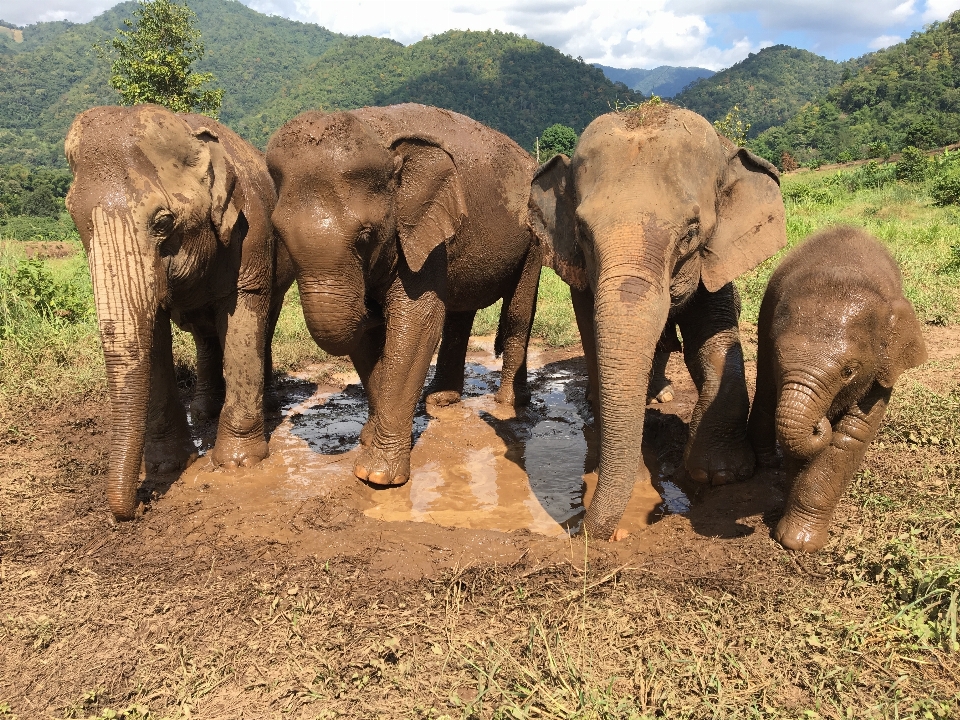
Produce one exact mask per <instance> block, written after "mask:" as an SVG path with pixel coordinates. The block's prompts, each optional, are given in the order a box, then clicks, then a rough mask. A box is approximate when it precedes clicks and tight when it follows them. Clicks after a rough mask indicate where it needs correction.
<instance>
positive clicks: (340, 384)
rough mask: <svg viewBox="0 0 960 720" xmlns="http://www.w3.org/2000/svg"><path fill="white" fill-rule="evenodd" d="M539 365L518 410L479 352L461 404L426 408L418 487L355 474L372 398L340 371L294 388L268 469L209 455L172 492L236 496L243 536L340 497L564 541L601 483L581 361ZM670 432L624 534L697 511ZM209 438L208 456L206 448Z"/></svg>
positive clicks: (361, 507) (416, 438)
mask: <svg viewBox="0 0 960 720" xmlns="http://www.w3.org/2000/svg"><path fill="white" fill-rule="evenodd" d="M543 359H546V358H540V356H539V355H538V354H536V353H532V354H531V365H533V366H534V368H533V369H532V370H531V371H530V375H529V377H530V389H531V392H532V399H531V402H530V403H529V405H527V406H526V407H522V408H519V409H517V410H514V408H512V407H507V406H502V405H499V404H497V403H496V402H495V401H494V399H493V393H495V392H496V390H497V387H498V385H499V375H500V373H499V370H498V369H496V368H495V367H493V366H492V358H490V357H489V355H487V354H486V353H479V352H472V353H471V357H470V358H468V364H467V367H466V382H465V386H464V393H463V399H462V401H461V402H460V403H458V404H455V405H451V406H448V407H444V408H436V407H432V406H431V407H429V408H428V407H427V406H426V405H425V404H424V402H423V401H422V400H421V402H420V404H419V405H418V407H417V411H416V416H415V419H414V425H413V438H412V439H413V442H414V445H413V451H412V454H411V471H412V472H411V480H410V481H409V482H408V483H407V484H406V485H404V486H403V487H399V488H389V489H374V488H371V487H369V486H367V485H365V484H364V483H361V482H360V481H359V480H357V479H356V478H355V477H354V475H353V462H354V458H355V457H356V453H357V448H358V445H359V436H360V431H361V430H362V428H363V425H364V423H365V422H366V419H367V403H366V397H365V395H364V392H363V389H362V387H361V386H360V384H359V382H358V379H357V378H356V376H355V375H352V374H343V375H341V376H339V377H334V378H333V379H332V383H331V384H329V385H321V386H319V387H316V389H315V391H314V392H313V393H312V394H309V393H306V392H304V387H311V389H313V388H312V386H306V385H300V386H296V385H294V386H292V387H291V388H289V389H288V391H287V392H286V393H285V398H286V403H285V404H284V405H283V407H282V409H281V413H282V421H281V422H280V424H279V425H278V426H277V427H276V429H275V430H274V431H273V433H272V436H271V440H270V457H268V458H267V459H266V460H264V461H263V462H262V463H260V464H259V465H257V466H256V467H254V468H251V469H248V470H238V471H232V472H224V471H215V470H214V469H213V468H212V467H211V466H210V464H209V462H208V461H206V460H205V459H204V458H201V459H200V460H199V461H198V462H197V463H195V464H194V465H193V466H192V467H191V468H190V469H188V470H187V471H186V472H185V473H184V475H183V476H182V477H181V478H180V481H179V482H177V483H176V485H175V487H174V488H171V491H172V492H173V493H174V494H176V491H177V489H179V490H181V491H183V492H187V493H198V494H203V495H204V496H206V498H208V499H209V500H215V499H216V496H217V495H220V496H221V499H222V500H224V501H227V500H229V503H225V505H224V508H223V510H224V513H225V514H226V517H224V518H223V523H222V526H223V527H224V528H225V529H227V530H228V531H235V532H238V533H240V534H244V535H249V534H253V535H260V534H270V533H272V532H274V530H275V528H274V530H269V531H268V529H267V525H271V526H272V525H275V523H273V522H272V520H271V519H275V518H276V517H277V516H278V515H282V514H283V512H284V511H283V507H284V506H289V504H290V503H297V502H300V501H306V500H310V499H313V498H322V497H325V496H329V495H332V494H334V495H337V496H338V502H342V501H343V498H344V495H347V496H349V497H348V498H347V500H348V502H347V505H349V506H351V507H352V508H354V509H355V510H358V511H361V512H363V513H364V514H365V515H366V516H368V517H370V518H374V519H378V520H383V521H393V522H396V521H414V522H427V523H433V524H436V525H440V526H443V527H460V528H471V529H475V530H499V531H512V530H530V531H533V532H536V533H540V534H543V535H547V536H553V537H564V536H566V535H567V534H568V533H570V532H575V531H576V530H578V529H579V527H580V522H581V520H582V518H583V514H584V506H585V503H586V504H589V500H590V498H591V497H592V494H593V491H594V489H595V487H596V480H597V474H596V464H597V453H598V450H599V447H598V438H597V433H596V429H595V426H594V424H593V418H592V412H591V409H590V406H589V403H588V402H587V400H586V389H587V387H586V378H585V373H584V371H583V370H584V368H583V361H582V359H581V358H577V357H574V358H569V357H568V358H561V359H558V360H554V361H552V362H546V363H545V364H540V362H538V360H541V361H542V360H543ZM537 365H539V367H536V366H537ZM431 375H432V369H431ZM428 381H429V378H428ZM671 417H672V416H671ZM648 424H649V420H648ZM667 430H668V431H667V432H660V433H658V432H657V428H652V432H651V429H650V428H648V430H647V431H646V435H647V436H649V437H651V438H652V439H653V442H652V443H650V444H651V447H649V448H647V447H646V445H645V448H644V463H645V465H646V468H647V470H648V471H649V475H650V477H652V478H653V482H652V483H651V481H650V480H649V479H647V477H646V473H644V472H643V470H642V469H640V470H639V471H638V478H637V479H638V482H637V483H636V486H635V488H634V493H633V496H632V498H631V500H630V504H629V505H628V508H627V512H626V514H625V516H624V519H623V522H622V523H621V527H622V528H624V529H626V530H629V531H634V532H636V531H639V530H642V529H643V528H645V527H647V526H649V525H650V524H651V523H652V522H654V521H655V520H656V519H658V518H660V517H662V516H663V515H665V514H670V513H685V512H687V510H689V507H690V503H689V500H688V499H687V496H686V495H685V494H684V492H683V491H682V490H681V489H680V488H679V487H678V486H677V485H675V484H674V483H673V482H672V480H671V478H672V475H673V472H674V469H675V467H676V464H677V460H678V456H677V451H678V447H677V446H674V445H670V444H669V443H667V444H666V445H664V443H658V442H657V438H658V437H659V436H663V437H668V436H669V437H671V438H672V437H673V436H675V434H676V433H675V432H673V431H675V430H676V428H667ZM204 440H205V441H204V442H202V443H199V444H200V446H201V448H202V449H206V448H207V447H208V446H209V439H207V438H204ZM171 499H172V498H171ZM186 499H187V498H182V500H186ZM230 505H232V506H233V507H228V506H230Z"/></svg>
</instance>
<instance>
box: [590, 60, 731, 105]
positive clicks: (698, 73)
mask: <svg viewBox="0 0 960 720" xmlns="http://www.w3.org/2000/svg"><path fill="white" fill-rule="evenodd" d="M594 67H598V68H600V69H601V70H603V74H604V75H606V76H607V77H608V78H609V79H610V80H612V81H613V82H621V83H623V84H624V85H626V86H627V87H628V88H630V89H632V90H635V91H636V92H638V93H642V94H644V95H659V96H660V97H663V98H672V97H673V96H674V95H676V94H677V93H679V92H680V91H681V90H683V89H684V88H685V87H686V86H687V85H689V84H690V83H692V82H696V81H697V80H700V79H702V78H708V77H710V76H711V75H713V74H714V72H713V70H707V69H706V68H700V67H673V66H672V65H660V66H659V67H655V68H653V69H652V70H644V69H642V68H629V69H626V70H624V69H623V68H615V67H608V66H606V65H600V64H599V63H594Z"/></svg>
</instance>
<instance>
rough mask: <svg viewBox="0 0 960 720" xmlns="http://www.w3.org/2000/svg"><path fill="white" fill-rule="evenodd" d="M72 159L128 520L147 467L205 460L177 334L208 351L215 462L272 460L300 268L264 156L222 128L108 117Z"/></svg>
mask: <svg viewBox="0 0 960 720" xmlns="http://www.w3.org/2000/svg"><path fill="white" fill-rule="evenodd" d="M65 151H66V155H67V159H68V161H69V163H70V167H71V169H72V171H73V174H74V181H73V184H72V185H71V187H70V191H69V193H68V194H67V198H66V205H67V209H68V210H69V211H70V215H71V216H72V217H73V220H74V223H75V224H76V226H77V229H78V231H79V233H80V239H81V241H82V243H83V246H84V248H85V250H86V253H87V261H88V265H89V268H90V275H91V278H92V281H93V296H94V302H95V305H96V311H97V319H98V324H99V331H100V340H101V344H102V346H103V354H104V360H105V364H106V374H107V384H108V390H109V397H110V405H111V409H112V433H113V437H112V445H111V448H110V459H109V471H108V476H107V499H108V502H109V506H110V510H111V511H112V512H113V515H114V516H115V517H116V518H117V519H118V520H126V519H131V518H133V517H134V514H135V510H136V505H137V502H136V495H137V485H138V479H139V474H140V470H141V460H142V462H143V464H144V465H145V467H146V470H147V471H148V472H156V473H168V472H174V471H179V470H181V469H183V467H185V466H186V464H187V463H188V462H190V460H191V459H192V458H195V457H196V449H195V447H194V445H193V442H192V440H191V437H190V430H189V427H188V424H187V416H186V413H185V410H184V408H183V405H182V403H181V402H180V400H179V396H178V393H177V384H176V378H175V374H174V364H173V354H172V345H171V343H172V338H171V328H170V322H171V321H173V322H174V323H176V324H177V325H178V326H179V327H181V328H183V329H184V330H187V331H190V332H191V333H192V334H193V337H194V340H195V342H196V346H197V386H196V390H195V396H194V399H193V403H192V405H191V410H192V414H193V419H194V420H195V421H202V420H206V419H214V418H216V417H217V416H218V415H219V424H218V430H217V440H216V444H215V445H214V447H213V449H212V451H211V452H210V457H211V458H212V460H213V462H214V463H215V464H216V465H219V466H226V467H236V466H250V465H253V464H255V463H257V462H259V461H260V460H262V459H263V458H264V457H266V456H267V442H266V438H265V432H264V416H263V396H264V383H265V377H266V376H267V375H268V374H269V373H270V372H271V369H272V368H271V361H270V341H271V339H272V337H273V330H274V327H275V325H276V321H277V318H278V316H279V313H280V307H281V305H282V302H283V296H284V293H285V292H286V290H287V288H288V287H289V286H290V285H291V284H292V282H293V266H292V263H291V262H290V259H289V257H288V256H287V255H286V253H285V251H284V250H283V248H282V247H280V246H279V244H278V243H277V242H276V240H275V238H274V233H273V228H272V225H271V223H270V215H271V213H272V212H273V208H274V205H275V204H276V194H275V191H274V188H273V182H272V181H271V179H270V175H269V173H268V172H267V166H266V162H265V161H264V157H263V154H262V153H261V152H260V151H259V150H257V149H255V148H254V147H252V146H251V145H249V144H248V143H246V142H245V141H244V140H242V139H241V138H240V137H239V136H238V135H236V134H235V133H234V132H233V131H231V130H230V129H229V128H227V127H225V126H224V125H221V124H220V123H218V122H216V121H215V120H212V119H211V118H208V117H204V116H202V115H191V114H183V115H179V114H176V113H173V112H172V111H170V110H168V109H166V108H163V107H160V106H157V105H137V106H133V107H97V108H93V109H91V110H87V111H85V112H83V113H81V114H80V115H78V116H77V118H76V119H75V120H74V122H73V124H72V125H71V127H70V130H69V132H68V134H67V138H66V143H65ZM221 408H222V409H221Z"/></svg>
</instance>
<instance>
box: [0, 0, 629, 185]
mask: <svg viewBox="0 0 960 720" xmlns="http://www.w3.org/2000/svg"><path fill="white" fill-rule="evenodd" d="M188 4H189V6H190V7H191V9H193V10H194V12H196V14H197V20H198V22H197V26H198V28H199V29H200V31H201V32H202V35H203V42H204V45H205V46H206V56H205V57H204V59H203V61H202V62H201V63H200V64H199V66H198V70H201V71H210V72H212V73H214V75H215V76H216V78H217V83H216V84H217V85H218V86H219V87H222V88H223V89H224V91H225V92H224V100H223V106H222V108H221V113H220V119H221V120H222V121H224V122H225V123H227V124H228V125H230V126H232V127H234V128H235V129H237V130H238V131H239V132H240V133H241V134H243V135H245V136H246V137H248V138H249V139H251V140H252V141H254V142H256V143H258V144H260V145H261V146H262V145H263V144H264V143H265V142H266V140H267V138H268V137H269V136H270V134H271V133H272V132H273V130H275V129H276V128H277V127H278V126H279V125H280V124H282V123H283V122H284V121H286V120H287V119H289V118H290V117H292V116H293V115H295V114H296V113H298V112H300V111H301V110H305V109H307V108H313V107H322V108H324V109H347V108H353V107H361V106H363V105H369V104H388V103H395V102H406V101H416V102H423V103H428V104H433V105H440V106H443V107H448V108H450V109H453V110H456V111H458V112H463V113H465V114H467V115H471V116H472V117H475V118H477V119H478V120H480V121H482V122H485V123H487V124H489V125H491V126H493V127H495V128H497V129H499V130H501V131H503V132H505V133H507V134H508V135H510V136H511V137H513V138H514V139H515V140H517V142H519V143H521V144H522V145H524V146H525V147H530V146H532V145H533V141H534V138H535V137H536V135H537V133H538V132H540V131H541V130H543V128H545V127H547V126H549V125H552V124H554V123H558V122H559V123H563V124H564V125H569V126H571V127H573V128H575V129H576V130H577V132H580V131H582V130H583V128H584V127H585V126H586V125H587V123H589V122H590V121H591V120H592V119H593V118H594V117H596V116H597V115H599V114H601V113H603V112H606V111H607V110H608V109H609V105H608V103H613V102H614V101H615V100H619V101H620V102H631V101H636V100H637V99H639V96H638V95H636V94H635V93H633V92H632V91H630V90H629V89H628V88H626V87H625V86H623V85H617V84H614V83H613V82H611V81H609V80H608V79H607V78H606V77H604V75H603V73H602V72H601V71H600V70H598V69H597V68H594V67H592V66H590V65H587V64H585V63H582V62H579V61H577V60H574V59H572V58H570V57H568V56H566V55H563V54H562V53H560V52H559V51H557V50H555V49H553V48H550V47H548V46H545V45H543V44H541V43H538V42H535V41H533V40H528V39H526V38H521V37H519V36H516V35H511V34H505V33H499V32H459V31H451V32H448V33H444V34H443V35H437V36H434V37H431V38H425V39H424V40H422V41H421V42H419V43H416V44H414V45H410V46H408V47H404V46H403V45H400V44H398V43H396V42H393V41H391V40H386V39H382V38H372V37H354V38H348V37H346V36H343V35H338V34H336V33H332V32H330V31H328V30H326V29H324V28H322V27H319V26H317V25H311V24H307V23H298V22H293V21H290V20H286V19H284V18H280V17H275V16H267V15H262V14H260V13H258V12H256V11H254V10H251V9H250V8H248V7H246V6H245V5H242V4H241V3H239V2H235V1H234V0H188ZM133 7H134V3H132V2H127V3H123V4H121V5H118V6H116V7H114V8H113V9H111V10H109V11H107V12H106V13H104V14H103V15H100V16H98V17H97V18H95V19H94V20H92V21H91V22H89V23H85V24H82V25H75V24H71V23H66V22H54V23H40V24H37V25H31V26H29V27H27V28H25V29H24V33H23V37H24V40H23V42H22V43H15V42H14V41H13V39H12V38H10V37H7V36H5V35H0V165H2V164H9V163H14V162H23V163H26V164H28V165H47V166H61V167H62V166H64V163H65V161H64V159H63V157H62V155H63V151H62V143H63V137H64V135H65V134H66V130H67V128H68V127H69V125H70V122H71V120H72V119H73V117H74V116H75V115H76V114H77V113H78V112H80V111H81V110H83V109H85V108H87V107H91V106H93V105H100V104H105V103H113V102H116V95H115V93H114V92H113V90H111V89H110V88H109V86H108V85H107V81H108V78H109V67H108V63H107V62H105V61H103V60H100V59H98V58H97V57H96V55H95V53H94V52H93V49H92V47H93V45H94V43H97V42H100V43H105V42H106V41H108V40H109V38H110V37H112V35H113V33H114V31H115V29H116V28H117V27H120V26H121V24H122V21H123V19H124V18H127V17H130V15H131V12H132V10H133ZM0 12H2V11H0Z"/></svg>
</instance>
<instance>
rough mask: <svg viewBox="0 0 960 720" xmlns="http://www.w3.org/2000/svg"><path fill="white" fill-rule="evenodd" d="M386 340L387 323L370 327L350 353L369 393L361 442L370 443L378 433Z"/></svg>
mask: <svg viewBox="0 0 960 720" xmlns="http://www.w3.org/2000/svg"><path fill="white" fill-rule="evenodd" d="M385 342H386V325H384V324H382V323H381V324H379V325H377V326H375V327H372V328H369V329H368V330H367V331H366V332H365V333H364V334H363V336H362V337H361V338H360V342H359V343H357V346H356V347H355V348H354V350H353V352H351V353H350V360H351V361H352V362H353V367H354V369H355V370H356V371H357V375H359V376H360V383H361V384H362V385H363V389H364V391H366V393H367V422H366V423H365V424H364V426H363V430H361V431H360V444H361V445H369V444H370V443H372V442H373V438H374V435H375V434H376V429H375V428H376V417H377V407H378V396H379V390H380V386H379V376H380V367H381V359H382V358H383V348H384V344H385Z"/></svg>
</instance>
